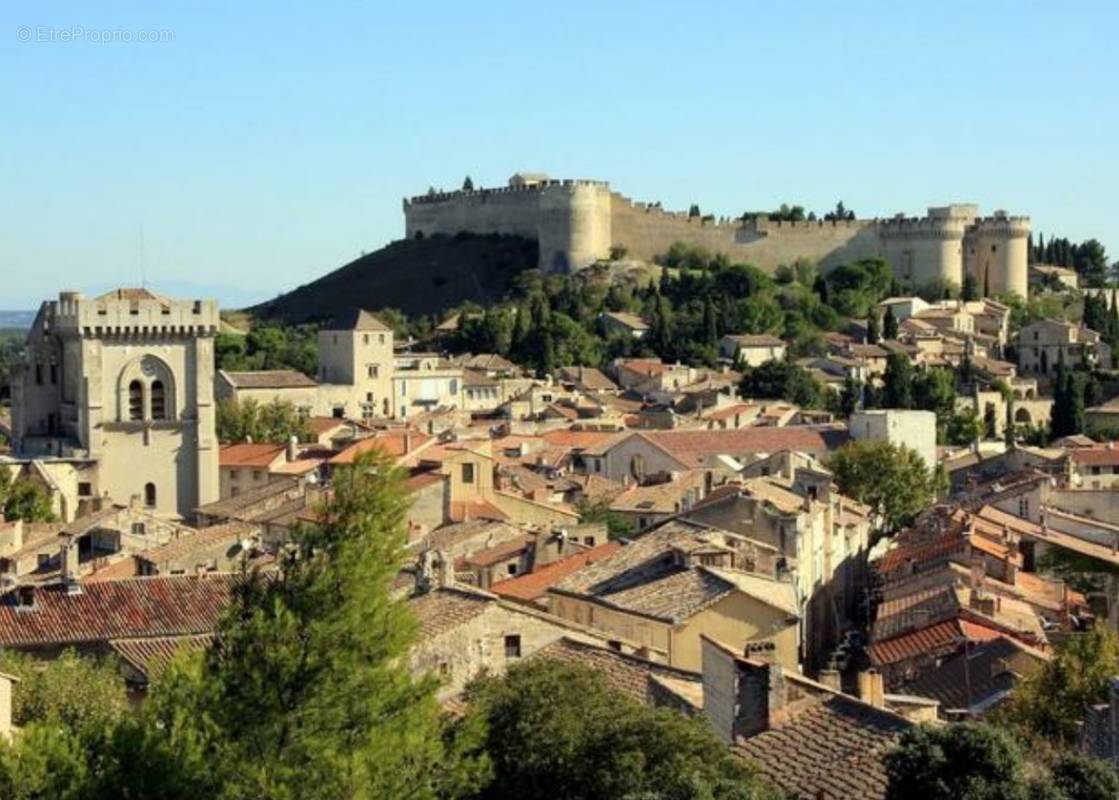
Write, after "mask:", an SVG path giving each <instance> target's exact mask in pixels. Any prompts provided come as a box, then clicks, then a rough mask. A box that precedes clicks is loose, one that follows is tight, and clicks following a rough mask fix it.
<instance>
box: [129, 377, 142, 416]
mask: <svg viewBox="0 0 1119 800" xmlns="http://www.w3.org/2000/svg"><path fill="white" fill-rule="evenodd" d="M128 418H129V419H130V420H132V421H133V422H136V421H139V420H142V419H143V418H144V386H143V384H141V383H140V381H132V383H130V384H128Z"/></svg>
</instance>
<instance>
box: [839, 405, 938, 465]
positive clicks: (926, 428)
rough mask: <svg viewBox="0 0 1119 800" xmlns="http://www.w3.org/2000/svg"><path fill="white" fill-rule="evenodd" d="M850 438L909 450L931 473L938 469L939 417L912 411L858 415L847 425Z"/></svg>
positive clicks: (877, 411) (927, 412) (853, 415)
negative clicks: (937, 434) (937, 430)
mask: <svg viewBox="0 0 1119 800" xmlns="http://www.w3.org/2000/svg"><path fill="white" fill-rule="evenodd" d="M847 427H848V429H849V430H850V432H851V438H853V439H856V440H861V439H865V440H870V441H874V442H889V443H890V444H893V445H898V446H902V447H908V448H909V449H910V450H913V451H915V452H916V453H917V455H919V456H920V457H921V458H922V459H923V460H924V462H925V466H926V467H928V468H929V469H934V468H935V467H936V463H937V459H936V414H934V413H933V412H931V411H916V410H912V409H896V408H886V409H874V410H871V411H858V412H856V413H854V414H852V415H851V417H850V419H849V420H848V422H847Z"/></svg>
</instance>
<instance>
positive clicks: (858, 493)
mask: <svg viewBox="0 0 1119 800" xmlns="http://www.w3.org/2000/svg"><path fill="white" fill-rule="evenodd" d="M827 463H828V468H829V469H830V470H831V471H832V473H833V474H834V475H835V482H836V484H837V485H838V486H839V490H840V491H841V492H843V494H845V495H847V496H848V497H853V498H854V499H856V500H858V501H859V502H860V503H865V504H866V505H868V506H870V509H871V515H872V518H873V520H874V525H875V528H876V529H877V530H878V531H879V533H881V534H885V535H890V534H892V533H894V532H896V531H898V530H900V529H901V528H903V527H905V526H906V525H908V524H909V523H910V522H912V521H913V518H914V517H916V516H917V514H918V513H919V512H920V511H922V510H923V509H925V508H926V507H928V505H929V504H930V503H932V501H933V496H934V487H933V483H932V475H931V473H930V471H929V467H928V466H927V465H926V464H925V462H924V460H923V459H922V458H921V457H920V456H919V455H917V453H916V452H915V451H913V450H911V449H909V448H908V447H904V446H900V445H896V444H892V443H890V442H884V441H871V440H861V441H856V442H851V443H850V444H848V445H845V446H844V447H842V448H840V449H839V450H837V451H836V452H835V453H834V454H833V455H832V456H831V458H830V459H828V462H827Z"/></svg>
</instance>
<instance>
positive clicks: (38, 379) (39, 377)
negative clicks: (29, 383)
mask: <svg viewBox="0 0 1119 800" xmlns="http://www.w3.org/2000/svg"><path fill="white" fill-rule="evenodd" d="M35 383H36V384H37V385H39V386H42V385H43V365H42V364H36V365H35Z"/></svg>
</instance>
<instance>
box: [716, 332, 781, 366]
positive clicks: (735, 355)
mask: <svg viewBox="0 0 1119 800" xmlns="http://www.w3.org/2000/svg"><path fill="white" fill-rule="evenodd" d="M785 352H786V346H785V342H784V341H783V340H781V339H778V338H777V337H776V336H770V335H768V334H760V335H751V334H727V335H726V336H724V337H723V338H721V339H719V356H720V357H721V358H725V359H727V360H729V361H731V362H732V363H733V364H734V365H735V366H745V367H760V366H761V365H762V364H764V363H766V362H767V361H781V360H783V359H784V358H785Z"/></svg>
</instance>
